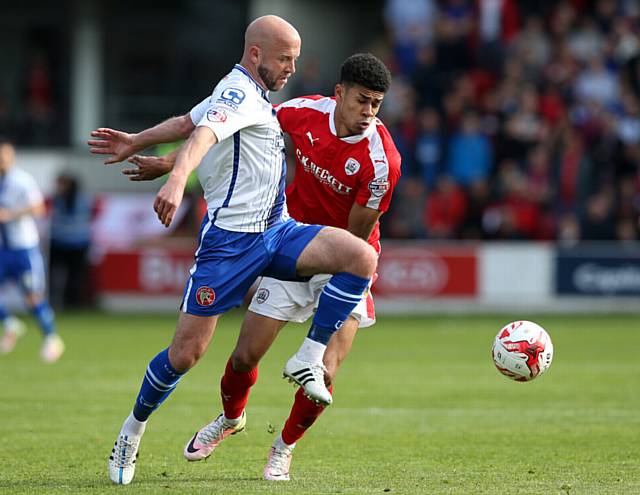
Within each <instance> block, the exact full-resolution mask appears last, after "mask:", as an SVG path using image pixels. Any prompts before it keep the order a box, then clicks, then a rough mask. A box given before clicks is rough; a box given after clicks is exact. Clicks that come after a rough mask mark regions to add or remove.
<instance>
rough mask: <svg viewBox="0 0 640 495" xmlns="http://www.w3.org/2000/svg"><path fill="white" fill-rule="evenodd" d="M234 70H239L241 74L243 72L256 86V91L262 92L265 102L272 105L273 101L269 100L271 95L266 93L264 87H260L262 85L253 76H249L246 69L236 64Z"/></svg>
mask: <svg viewBox="0 0 640 495" xmlns="http://www.w3.org/2000/svg"><path fill="white" fill-rule="evenodd" d="M234 69H238V70H239V71H240V72H242V73H243V74H244V75H245V76H247V77H248V78H249V79H250V80H251V82H252V83H253V84H255V86H256V89H257V90H258V91H260V94H261V95H262V97H263V98H264V99H265V100H267V101H268V102H269V103H271V101H270V100H269V95H268V94H267V92H266V91H265V90H264V89H262V86H260V84H258V81H256V80H255V79H254V78H253V76H252V75H251V74H249V71H248V70H247V69H245V68H244V67H242V65H240V64H236V65H235V66H234Z"/></svg>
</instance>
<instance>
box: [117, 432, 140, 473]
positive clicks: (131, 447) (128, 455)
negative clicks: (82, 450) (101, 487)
mask: <svg viewBox="0 0 640 495" xmlns="http://www.w3.org/2000/svg"><path fill="white" fill-rule="evenodd" d="M141 438H142V437H134V436H131V435H125V434H123V433H122V432H120V434H119V435H118V439H117V440H116V443H115V445H114V446H113V450H112V451H111V456H109V478H111V481H113V482H114V483H116V484H118V485H128V484H129V483H131V480H133V475H134V474H135V473H136V459H137V458H138V448H139V447H140V439H141Z"/></svg>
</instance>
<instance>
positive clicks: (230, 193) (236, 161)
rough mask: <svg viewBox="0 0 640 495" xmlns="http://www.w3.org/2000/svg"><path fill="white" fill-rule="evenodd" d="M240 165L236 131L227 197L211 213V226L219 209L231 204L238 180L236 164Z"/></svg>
mask: <svg viewBox="0 0 640 495" xmlns="http://www.w3.org/2000/svg"><path fill="white" fill-rule="evenodd" d="M239 163H240V131H236V133H235V134H234V135H233V172H232V173H231V182H230V183H229V189H228V190H227V197H226V198H224V202H223V203H222V206H220V207H218V208H216V211H215V212H214V213H213V218H212V219H211V222H212V223H213V224H215V223H216V219H217V218H218V212H219V211H220V208H227V207H228V206H229V203H230V202H231V196H233V189H234V188H235V187H236V179H237V178H238V168H239V167H238V164H239Z"/></svg>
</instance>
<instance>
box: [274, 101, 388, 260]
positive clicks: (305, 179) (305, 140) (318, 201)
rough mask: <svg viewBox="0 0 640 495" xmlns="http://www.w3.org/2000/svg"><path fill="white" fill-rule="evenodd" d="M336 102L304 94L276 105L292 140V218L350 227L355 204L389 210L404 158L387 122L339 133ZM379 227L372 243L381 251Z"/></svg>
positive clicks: (289, 190)
mask: <svg viewBox="0 0 640 495" xmlns="http://www.w3.org/2000/svg"><path fill="white" fill-rule="evenodd" d="M335 108H336V101H335V99H334V98H330V97H325V96H319V95H318V96H305V97H301V98H295V99H293V100H289V101H286V102H284V103H282V104H281V105H278V106H277V107H276V111H277V112H278V113H277V116H278V121H279V122H280V126H281V127H282V130H283V131H284V132H286V133H287V134H289V136H290V137H291V139H292V141H293V146H294V153H295V159H296V173H295V178H294V180H293V182H292V183H291V184H290V185H289V187H287V191H286V194H287V208H288V210H289V214H290V215H291V216H292V217H293V218H295V219H296V220H298V221H299V222H304V223H312V224H321V225H330V226H334V227H340V228H343V229H346V228H347V227H348V221H349V212H350V211H351V208H352V206H353V204H354V203H357V204H359V205H361V206H365V207H367V208H372V209H374V210H379V211H382V212H384V211H387V209H388V208H389V203H390V202H391V196H392V194H393V189H394V187H395V185H396V183H397V182H398V179H399V178H400V161H401V158H400V154H399V153H398V150H397V149H396V147H395V145H394V143H393V140H392V139H391V136H390V134H389V131H388V130H387V129H386V127H385V126H384V124H383V123H382V122H381V121H380V120H379V119H377V118H376V119H374V121H373V122H372V123H371V125H370V126H369V128H368V129H367V130H366V131H365V132H364V133H363V134H359V135H354V136H349V137H345V138H339V137H338V136H337V135H336V129H335V123H334V116H333V115H334V110H335ZM379 239H380V228H379V225H376V227H375V228H374V230H373V232H372V233H371V236H370V237H369V240H368V242H369V244H371V245H372V246H373V247H374V248H376V250H378V251H379V242H378V241H379Z"/></svg>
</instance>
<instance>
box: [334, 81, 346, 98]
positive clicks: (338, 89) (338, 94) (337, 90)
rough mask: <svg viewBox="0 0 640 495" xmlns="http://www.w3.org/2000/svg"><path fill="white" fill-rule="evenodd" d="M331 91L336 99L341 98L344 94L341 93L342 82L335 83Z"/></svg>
mask: <svg viewBox="0 0 640 495" xmlns="http://www.w3.org/2000/svg"><path fill="white" fill-rule="evenodd" d="M333 92H334V95H335V97H336V100H339V99H341V98H342V97H343V96H344V94H343V92H344V86H343V85H342V84H340V83H338V84H336V87H335V88H334V90H333Z"/></svg>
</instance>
